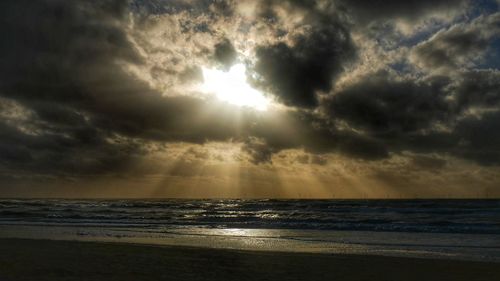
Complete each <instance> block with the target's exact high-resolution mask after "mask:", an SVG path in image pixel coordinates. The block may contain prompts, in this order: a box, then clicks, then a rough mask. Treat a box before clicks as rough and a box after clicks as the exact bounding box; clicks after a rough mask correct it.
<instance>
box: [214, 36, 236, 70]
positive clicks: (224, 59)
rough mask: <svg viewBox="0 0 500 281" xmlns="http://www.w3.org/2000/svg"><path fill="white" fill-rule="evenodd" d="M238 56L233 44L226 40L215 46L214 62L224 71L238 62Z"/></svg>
mask: <svg viewBox="0 0 500 281" xmlns="http://www.w3.org/2000/svg"><path fill="white" fill-rule="evenodd" d="M237 58H238V54H237V52H236V50H235V49H234V47H233V45H232V44H231V42H230V41H229V40H228V39H227V38H224V39H223V40H222V41H221V42H219V43H217V44H215V46H214V60H215V61H216V62H217V63H218V64H220V65H221V66H222V67H223V68H224V69H229V68H230V67H231V65H233V64H234V63H235V62H236V59H237Z"/></svg>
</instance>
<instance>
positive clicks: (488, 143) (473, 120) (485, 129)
mask: <svg viewBox="0 0 500 281" xmlns="http://www.w3.org/2000/svg"><path fill="white" fill-rule="evenodd" d="M498 128H500V113H499V112H498V111H495V112H489V113H486V114H484V115H483V116H481V117H479V118H478V117H472V116H471V117H468V118H465V119H463V120H461V121H460V123H459V124H458V125H457V127H456V129H455V131H454V133H455V134H456V135H458V136H460V143H459V145H458V147H457V148H456V149H455V151H454V153H455V154H456V155H457V156H461V157H465V158H468V159H471V160H474V161H477V162H478V163H480V164H483V165H498V164H500V130H498Z"/></svg>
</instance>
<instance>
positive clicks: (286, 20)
mask: <svg viewBox="0 0 500 281" xmlns="http://www.w3.org/2000/svg"><path fill="white" fill-rule="evenodd" d="M499 5H500V1H498V0H497V1H495V0H478V1H468V0H432V1H431V0H420V1H416V0H409V1H393V0H386V1H377V0H370V1H368V0H366V1H365V0H360V1H347V0H331V1H327V0H289V1H278V0H239V1H236V0H198V1H197V0H150V1H143V0H101V1H90V0H88V1H87V0H76V1H67V0H36V1H34V0H16V1H1V2H0V21H1V23H0V36H1V37H2V38H1V40H0V117H1V118H0V197H73V198H89V197H120V198H129V197H140V198H164V197H189V198H224V197H232V198H269V197H272V198H430V197H432V198H436V197H437V198H463V197H468V198H470V197H474V198H476V197H477V198H486V197H490V198H492V197H500V12H499Z"/></svg>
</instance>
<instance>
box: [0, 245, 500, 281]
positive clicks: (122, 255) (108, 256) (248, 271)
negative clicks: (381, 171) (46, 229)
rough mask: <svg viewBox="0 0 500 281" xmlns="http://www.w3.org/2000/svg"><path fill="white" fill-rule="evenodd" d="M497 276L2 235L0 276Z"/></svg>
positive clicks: (481, 266)
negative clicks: (16, 237) (10, 237)
mask: <svg viewBox="0 0 500 281" xmlns="http://www.w3.org/2000/svg"><path fill="white" fill-rule="evenodd" d="M16 280H220V281H223V280H234V281H239V280H276V281H279V280H337V281H342V280H357V281H362V280H367V281H368V280H370V281H377V280H384V281H391V280H394V281H395V280H408V281H411V280H425V281H431V280H439V281H446V280H450V281H451V280H453V281H459V280H468V281H472V280H474V281H481V280H500V263H488V262H469V261H458V260H443V259H420V258H400V257H383V256H368V255H332V254H306V253H284V252H254V251H240V250H222V249H209V248H191V247H171V246H158V245H154V246H149V245H137V244H126V243H101V242H76V241H51V240H31V239H0V281H16Z"/></svg>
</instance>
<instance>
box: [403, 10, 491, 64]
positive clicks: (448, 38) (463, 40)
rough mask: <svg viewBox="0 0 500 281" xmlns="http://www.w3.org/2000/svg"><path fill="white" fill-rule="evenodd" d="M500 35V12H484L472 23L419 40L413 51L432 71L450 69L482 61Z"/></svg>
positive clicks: (457, 25) (416, 58)
mask: <svg viewBox="0 0 500 281" xmlns="http://www.w3.org/2000/svg"><path fill="white" fill-rule="evenodd" d="M498 36H500V13H495V14H491V15H487V16H480V17H479V18H477V19H475V20H473V21H472V22H471V23H458V24H456V25H453V26H452V27H450V28H449V29H443V30H441V31H439V32H437V33H436V34H434V35H433V36H432V37H431V38H430V39H429V40H427V41H425V42H422V43H420V44H418V45H417V46H416V47H415V48H414V49H413V50H412V53H411V60H412V62H413V63H415V64H416V65H418V66H419V67H421V68H424V69H426V70H428V71H432V72H450V71H455V70H457V69H461V68H471V67H473V66H475V65H476V64H478V63H480V62H481V61H482V60H483V59H484V56H485V54H486V51H487V50H488V48H489V47H491V42H492V39H493V38H495V37H498Z"/></svg>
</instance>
